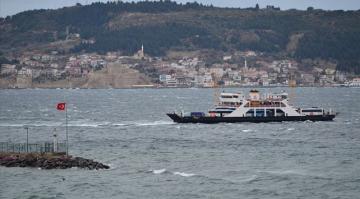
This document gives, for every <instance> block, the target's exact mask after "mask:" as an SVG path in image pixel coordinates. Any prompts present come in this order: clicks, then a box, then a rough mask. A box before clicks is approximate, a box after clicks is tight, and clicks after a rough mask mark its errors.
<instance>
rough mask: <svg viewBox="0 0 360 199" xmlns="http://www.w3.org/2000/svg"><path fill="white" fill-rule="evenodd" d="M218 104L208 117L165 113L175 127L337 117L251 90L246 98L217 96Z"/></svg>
mask: <svg viewBox="0 0 360 199" xmlns="http://www.w3.org/2000/svg"><path fill="white" fill-rule="evenodd" d="M219 100H220V101H219V103H218V105H216V106H215V107H214V108H213V109H211V110H209V111H208V113H204V112H190V113H183V112H181V113H175V112H174V113H168V114H167V115H168V116H169V117H170V118H171V119H172V120H173V121H174V122H177V123H220V122H228V123H236V122H255V123H260V122H282V121H307V120H309V121H332V120H333V119H334V118H335V116H336V115H337V113H335V112H333V111H332V110H331V109H330V110H328V111H326V110H325V109H323V108H318V107H312V108H295V107H292V106H291V105H290V104H289V100H288V94H287V93H285V92H283V93H278V94H272V93H269V94H265V95H264V96H260V92H259V91H257V90H251V91H250V93H249V95H248V97H246V96H244V95H243V94H242V93H221V95H220V97H219Z"/></svg>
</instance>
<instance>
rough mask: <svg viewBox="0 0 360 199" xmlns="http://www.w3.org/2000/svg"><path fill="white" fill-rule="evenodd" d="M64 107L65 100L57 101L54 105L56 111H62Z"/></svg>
mask: <svg viewBox="0 0 360 199" xmlns="http://www.w3.org/2000/svg"><path fill="white" fill-rule="evenodd" d="M65 108H66V103H65V102H61V103H58V104H57V106H56V109H57V110H58V111H64V110H65Z"/></svg>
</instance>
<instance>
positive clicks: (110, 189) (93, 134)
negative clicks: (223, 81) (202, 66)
mask: <svg viewBox="0 0 360 199" xmlns="http://www.w3.org/2000/svg"><path fill="white" fill-rule="evenodd" d="M217 90H220V91H226V92H243V93H247V92H248V91H249V90H250V88H231V89H197V88H182V89H180V88H179V89H176V88H173V89H103V90H101V89H23V90H0V142H14V143H19V142H23V143H24V142H25V141H26V130H25V129H24V128H25V127H26V126H27V127H29V142H43V141H52V136H53V131H54V129H56V132H57V133H58V136H59V137H60V138H59V139H60V140H64V139H65V123H66V120H65V112H62V111H58V110H56V104H57V103H59V102H66V103H67V108H68V111H67V115H68V132H69V143H70V148H69V153H70V154H71V155H73V156H80V157H84V158H90V159H94V160H96V161H99V162H102V163H105V164H108V165H110V167H111V168H110V169H109V170H85V169H79V168H72V169H67V170H41V169H39V168H6V167H0V198H1V199H3V198H4V199H5V198H6V199H7V198H29V199H30V198H31V199H35V198H87V199H88V198H154V199H165V198H184V199H189V198H214V199H215V198H221V199H228V198H237V199H238V198H245V199H246V198H251V199H252V198H253V199H255V198H261V199H273V198H274V199H275V198H276V199H278V198H284V199H289V198H306V199H313V198H314V199H315V198H319V199H327V198H329V199H331V198H334V199H335V198H339V199H347V198H348V199H356V198H360V89H359V88H292V89H291V88H260V89H259V90H260V91H261V92H281V91H283V90H284V91H286V92H288V93H289V95H290V97H291V99H290V103H291V104H294V105H296V106H299V107H315V106H319V107H324V108H327V109H330V108H331V109H332V110H333V111H337V112H339V115H338V116H337V117H336V118H335V120H334V121H332V122H310V121H305V122H281V123H260V124H253V123H238V124H229V123H221V124H176V123H174V122H172V121H171V120H170V119H169V118H168V117H167V116H166V113H168V112H174V111H181V110H184V111H204V112H205V111H207V110H208V109H209V108H210V107H211V106H212V105H213V104H214V99H215V98H214V96H216V95H215V93H216V91H217Z"/></svg>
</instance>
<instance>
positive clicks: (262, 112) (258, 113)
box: [255, 109, 265, 117]
mask: <svg viewBox="0 0 360 199" xmlns="http://www.w3.org/2000/svg"><path fill="white" fill-rule="evenodd" d="M264 116H265V110H264V109H257V110H256V114H255V117H264Z"/></svg>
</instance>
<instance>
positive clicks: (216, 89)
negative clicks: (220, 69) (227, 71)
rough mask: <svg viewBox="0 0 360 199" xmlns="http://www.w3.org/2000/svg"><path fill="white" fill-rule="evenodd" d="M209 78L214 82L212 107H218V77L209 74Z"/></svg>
mask: <svg viewBox="0 0 360 199" xmlns="http://www.w3.org/2000/svg"><path fill="white" fill-rule="evenodd" d="M211 77H212V79H213V81H214V85H213V88H214V105H215V106H216V105H218V104H219V97H220V86H219V80H218V77H217V75H216V74H215V73H211Z"/></svg>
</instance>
